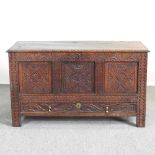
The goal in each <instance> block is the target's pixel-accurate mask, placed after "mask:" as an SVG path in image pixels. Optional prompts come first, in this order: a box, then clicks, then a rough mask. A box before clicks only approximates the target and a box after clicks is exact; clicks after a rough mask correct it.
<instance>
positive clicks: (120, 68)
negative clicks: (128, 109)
mask: <svg viewBox="0 0 155 155" xmlns="http://www.w3.org/2000/svg"><path fill="white" fill-rule="evenodd" d="M136 92H137V63H136V62H131V63H129V62H107V63H105V93H136Z"/></svg>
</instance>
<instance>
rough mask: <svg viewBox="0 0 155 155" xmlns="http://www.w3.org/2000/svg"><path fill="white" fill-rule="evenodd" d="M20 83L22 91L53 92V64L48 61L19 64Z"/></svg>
mask: <svg viewBox="0 0 155 155" xmlns="http://www.w3.org/2000/svg"><path fill="white" fill-rule="evenodd" d="M19 83H20V92H21V93H25V94H37V93H51V64H50V63H48V62H27V63H26V62H21V63H20V64H19Z"/></svg>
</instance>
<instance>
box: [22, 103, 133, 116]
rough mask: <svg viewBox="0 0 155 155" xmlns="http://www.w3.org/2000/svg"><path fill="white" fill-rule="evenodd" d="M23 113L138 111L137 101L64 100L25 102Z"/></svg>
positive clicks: (116, 113)
mask: <svg viewBox="0 0 155 155" xmlns="http://www.w3.org/2000/svg"><path fill="white" fill-rule="evenodd" d="M21 111H22V113H31V112H39V113H41V112H42V113H48V114H49V115H52V114H54V113H66V114H67V113H72V112H74V113H81V114H84V113H85V114H84V115H86V113H87V114H89V113H94V114H95V113H102V115H108V114H110V115H113V114H114V115H119V114H120V115H121V114H123V113H133V114H134V113H136V103H103V102H85V101H82V102H79V101H77V102H73V103H71V102H63V103H56V102H54V103H23V104H22V105H21Z"/></svg>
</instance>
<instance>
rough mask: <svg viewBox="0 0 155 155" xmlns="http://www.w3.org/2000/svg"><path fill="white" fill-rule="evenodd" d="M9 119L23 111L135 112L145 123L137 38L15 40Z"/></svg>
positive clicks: (15, 120) (143, 51)
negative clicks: (111, 39) (109, 40)
mask: <svg viewBox="0 0 155 155" xmlns="http://www.w3.org/2000/svg"><path fill="white" fill-rule="evenodd" d="M8 52H9V66H10V89H11V107H12V125H13V126H20V125H21V119H20V118H21V115H25V116H67V117H75V116H77V117H82V116H83V117H84V116H87V117H88V116H92V117H93V116H94V117H97V116H103V117H107V116H108V117H109V116H136V125H137V126H138V127H144V126H145V109H146V108H145V107H146V71H147V52H148V49H147V48H146V47H144V45H143V44H142V43H141V42H101V41H98V42H93V41H84V42H16V43H15V45H14V46H13V47H11V48H10V49H9V50H8Z"/></svg>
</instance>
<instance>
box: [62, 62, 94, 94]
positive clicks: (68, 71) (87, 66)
mask: <svg viewBox="0 0 155 155" xmlns="http://www.w3.org/2000/svg"><path fill="white" fill-rule="evenodd" d="M94 67H95V66H94V63H93V62H63V63H62V92H63V93H94V91H95V90H94V87H95V86H94V83H95V82H94V80H95V79H94V76H95V70H94Z"/></svg>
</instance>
